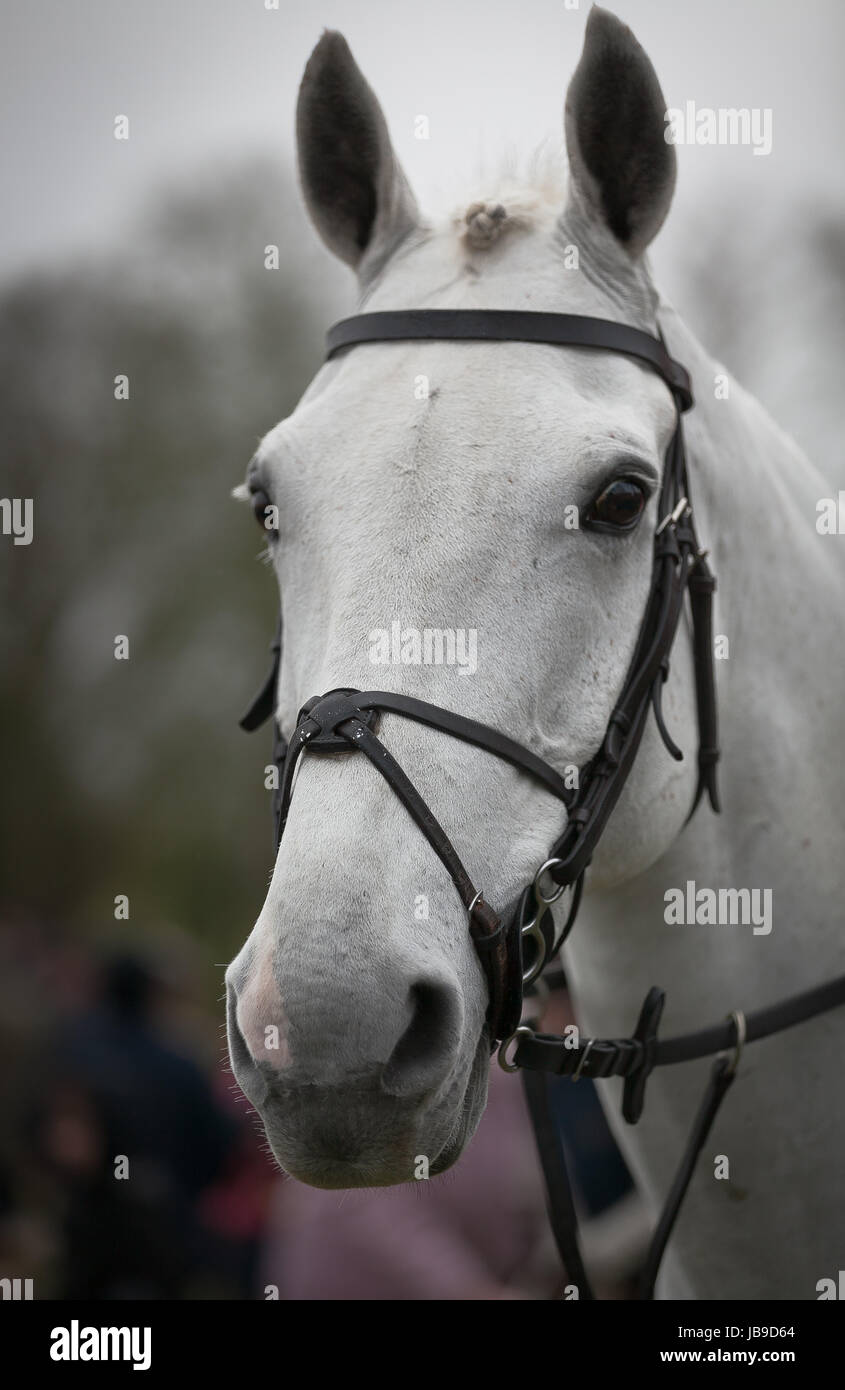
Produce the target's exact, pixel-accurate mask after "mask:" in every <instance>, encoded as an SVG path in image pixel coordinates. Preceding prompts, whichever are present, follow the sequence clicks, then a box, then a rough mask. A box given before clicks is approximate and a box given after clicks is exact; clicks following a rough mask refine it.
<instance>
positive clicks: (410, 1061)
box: [382, 981, 461, 1096]
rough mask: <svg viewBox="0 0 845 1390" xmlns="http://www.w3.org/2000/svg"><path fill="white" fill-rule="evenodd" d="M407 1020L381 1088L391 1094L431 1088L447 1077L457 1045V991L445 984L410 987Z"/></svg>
mask: <svg viewBox="0 0 845 1390" xmlns="http://www.w3.org/2000/svg"><path fill="white" fill-rule="evenodd" d="M409 1002H410V1008H411V1021H410V1023H409V1024H408V1027H407V1028H406V1029H405V1031H404V1033H403V1034H402V1036H401V1038H400V1039H399V1041H398V1043H397V1044H396V1046H395V1047H394V1049H393V1052H392V1053H391V1055H390V1059H389V1060H388V1062H387V1065H386V1066H385V1069H384V1072H383V1074H382V1085H383V1087H384V1089H385V1090H386V1091H389V1092H390V1093H391V1094H392V1095H396V1096H401V1095H409V1094H415V1093H419V1092H422V1091H427V1090H430V1089H432V1088H433V1087H434V1086H436V1085H438V1084H439V1083H440V1082H441V1081H443V1080H444V1078H445V1077H446V1076H447V1075H448V1073H449V1070H450V1068H451V1066H452V1061H453V1058H454V1057H455V1055H456V1053H457V1051H458V1048H459V1046H460V1039H461V1009H460V1003H459V997H458V993H457V990H456V989H455V988H454V987H453V986H451V985H449V984H445V983H440V982H436V983H435V982H432V981H420V982H418V983H417V984H415V985H412V986H411V989H410V995H409Z"/></svg>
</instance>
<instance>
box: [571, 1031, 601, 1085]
mask: <svg viewBox="0 0 845 1390" xmlns="http://www.w3.org/2000/svg"><path fill="white" fill-rule="evenodd" d="M594 1042H595V1038H589V1039H588V1041H587V1046H586V1047H585V1048H584V1051H583V1052H582V1053H581V1056H580V1057H579V1059H578V1065H577V1067H576V1068H575V1070H574V1072H573V1073H572V1080H573V1081H580V1080H581V1073H582V1071H583V1070H584V1063H585V1062H586V1060H587V1058H588V1057H589V1055H590V1053H591V1052H592V1050H593V1043H594Z"/></svg>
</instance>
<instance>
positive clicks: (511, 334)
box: [326, 309, 693, 411]
mask: <svg viewBox="0 0 845 1390" xmlns="http://www.w3.org/2000/svg"><path fill="white" fill-rule="evenodd" d="M415 338H416V339H428V340H430V341H431V340H435V339H452V340H455V341H459V342H491V343H549V344H551V345H552V346H556V347H588V348H604V349H606V350H607V351H608V352H620V353H622V354H623V355H624V356H626V357H639V358H640V359H641V360H642V361H643V362H646V363H648V365H649V366H650V367H652V368H653V369H654V371H656V372H657V373H658V374H659V375H660V376H662V378H663V380H664V381H665V382H666V385H667V386H668V387H669V389H670V391H671V392H672V394H673V395H674V397H675V399H676V401H677V402H678V408H679V409H680V410H682V411H683V410H689V409H690V408H691V406H692V404H693V398H692V385H691V382H690V378H689V373H688V372H687V371H686V369H685V368H684V367H682V366H681V364H680V362H676V361H675V360H674V358H672V357H670V356H669V354H668V352H667V351H666V348H665V345H664V344H663V343H662V342H661V341H660V339H659V338H653V337H652V335H651V334H650V333H644V332H643V331H642V330H641V329H639V328H632V327H630V326H629V325H628V324H627V323H614V322H613V321H612V320H610V319H596V318H590V317H589V316H587V315H584V314H552V313H542V312H540V311H538V310H533V309H389V310H382V311H379V312H377V313H372V314H356V315H355V316H354V318H349V319H341V320H340V322H339V323H336V324H334V326H333V327H332V328H330V329H329V331H328V333H327V334H326V349H327V351H326V358H327V360H328V359H330V358H332V357H334V355H335V353H337V352H340V351H341V350H342V349H343V348H348V347H354V346H355V345H356V344H357V343H378V342H400V341H402V340H404V339H408V340H411V339H415Z"/></svg>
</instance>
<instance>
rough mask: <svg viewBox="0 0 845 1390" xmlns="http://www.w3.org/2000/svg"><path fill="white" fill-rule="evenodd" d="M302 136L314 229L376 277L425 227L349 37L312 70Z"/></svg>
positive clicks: (302, 92)
mask: <svg viewBox="0 0 845 1390" xmlns="http://www.w3.org/2000/svg"><path fill="white" fill-rule="evenodd" d="M296 139H297V148H298V155H299V177H300V181H301V183H302V190H303V193H304V195H305V202H306V204H307V206H308V211H309V213H310V214H311V220H312V221H313V223H314V226H315V227H316V229H317V231H318V232H319V233H320V236H321V237H322V238H323V241H324V242H325V243H326V245H327V246H328V248H329V250H330V251H333V252H334V254H335V255H336V256H339V257H340V259H341V260H343V261H346V263H347V265H351V266H352V267H353V268H355V269H356V270H358V271H359V273H363V274H364V275H365V276H370V275H372V274H374V273H375V271H376V270H377V269H379V268H380V267H381V266H382V265H383V264H384V262H385V261H386V260H387V258H388V257H389V256H390V255H391V253H392V252H393V251H394V250H395V249H396V247H397V246H398V244H399V242H400V241H402V240H403V239H404V237H406V236H407V234H408V232H409V231H411V230H412V228H414V227H415V226H418V225H419V213H418V210H417V205H416V202H415V200H414V196H413V194H412V193H411V190H410V188H409V186H408V183H407V181H406V179H405V175H404V174H403V173H402V170H401V168H400V166H399V162H398V160H397V158H396V156H395V154H394V152H393V146H392V145H391V143H390V135H389V134H388V130H387V123H386V121H385V119H384V115H383V113H382V109H381V107H380V106H379V104H378V101H377V100H376V97H375V94H374V93H373V91H372V89H371V88H370V86H369V84H368V83H367V81H366V79H365V78H364V76H363V74H362V72H361V70H360V69H359V67H358V65H357V63H356V62H355V59H354V58H353V57H352V54H351V52H350V50H349V45H348V44H347V42H346V39H345V38H344V37H343V35H342V34H338V33H336V32H334V31H332V30H326V32H325V33H324V34H323V37H322V38H321V39H320V42H319V43H318V44H317V47H316V48H315V49H314V52H313V53H312V54H311V57H310V58H309V60H308V63H307V66H306V68H305V73H304V75H303V78H302V84H301V86H300V88H299V100H298V102H297V108H296ZM365 262H366V264H365Z"/></svg>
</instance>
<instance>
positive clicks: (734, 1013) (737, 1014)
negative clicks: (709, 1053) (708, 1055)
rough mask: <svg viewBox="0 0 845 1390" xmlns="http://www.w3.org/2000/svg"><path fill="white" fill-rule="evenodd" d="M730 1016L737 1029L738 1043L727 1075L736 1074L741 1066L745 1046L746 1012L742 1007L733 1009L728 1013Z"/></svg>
mask: <svg viewBox="0 0 845 1390" xmlns="http://www.w3.org/2000/svg"><path fill="white" fill-rule="evenodd" d="M728 1018H730V1019H732V1020H733V1025H734V1028H735V1029H736V1045H735V1047H734V1055H733V1061H732V1062H731V1064H730V1067H729V1068H728V1071H727V1075H728V1076H735V1075H736V1069H737V1067H738V1066H739V1059H740V1057H741V1056H742V1049H743V1048H744V1047H745V1034H746V1027H745V1014H744V1013H743V1012H742V1009H732V1010H731V1012H730V1013H729V1014H728ZM723 1055H725V1054H723Z"/></svg>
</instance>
